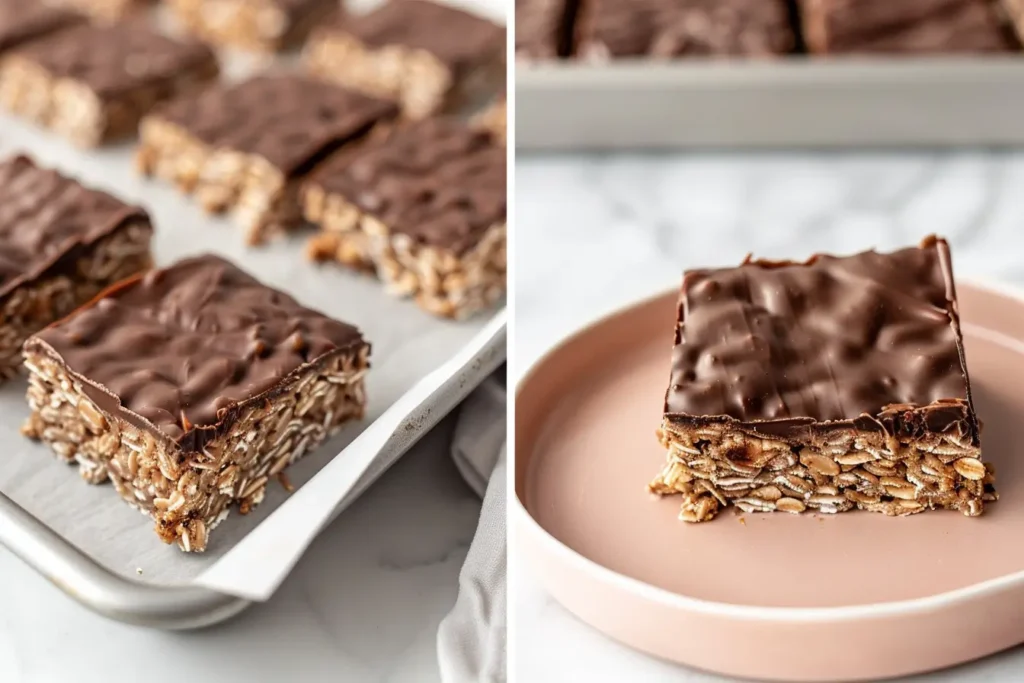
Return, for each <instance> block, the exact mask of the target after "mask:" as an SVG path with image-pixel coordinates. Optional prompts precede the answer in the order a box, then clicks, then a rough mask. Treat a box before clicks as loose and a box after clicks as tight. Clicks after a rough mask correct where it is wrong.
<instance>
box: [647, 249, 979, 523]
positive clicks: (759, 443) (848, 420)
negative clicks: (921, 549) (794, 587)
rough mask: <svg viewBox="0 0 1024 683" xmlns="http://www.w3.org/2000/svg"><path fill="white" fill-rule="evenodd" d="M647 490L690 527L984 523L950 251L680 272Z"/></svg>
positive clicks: (976, 432) (871, 254)
mask: <svg viewBox="0 0 1024 683" xmlns="http://www.w3.org/2000/svg"><path fill="white" fill-rule="evenodd" d="M660 437H661V441H662V443H663V444H664V446H665V447H666V448H667V449H668V461H667V463H666V465H665V468H664V470H663V471H662V472H661V473H660V474H659V475H658V476H657V477H656V478H655V479H654V481H653V482H652V483H651V486H650V487H651V490H652V491H654V492H655V493H658V494H663V495H669V494H681V495H682V499H683V502H682V512H681V513H680V516H681V518H682V519H684V520H686V521H689V522H702V521H705V520H708V519H711V518H712V517H714V516H715V515H716V514H717V512H718V510H719V509H720V508H721V507H723V506H726V505H735V506H736V507H737V508H739V509H741V510H743V511H746V512H770V511H783V512H791V513H799V512H804V511H807V510H810V511H817V512H825V513H835V512H843V511H846V510H851V509H853V508H860V509H863V510H872V511H876V512H882V513H884V514H886V515H909V514H913V513H916V512H921V511H924V510H929V509H934V508H946V509H952V510H959V511H960V512H962V513H963V514H965V515H968V516H972V517H973V516H977V515H980V514H981V513H982V511H983V510H984V504H985V502H986V501H990V500H994V499H995V491H994V489H993V475H992V472H991V469H990V468H988V467H987V466H986V464H985V463H983V462H982V460H981V444H980V440H979V426H978V420H977V418H976V416H975V413H974V406H973V403H972V400H971V386H970V381H969V378H968V374H967V367H966V365H965V359H964V350H963V343H962V338H961V334H960V321H959V314H958V312H957V300H956V291H955V288H954V284H953V271H952V265H951V262H950V253H949V247H948V245H947V244H946V242H945V241H943V240H941V239H937V238H928V239H926V240H925V241H924V242H923V243H922V244H921V246H920V247H919V248H912V249H904V250H902V251H897V252H895V253H891V254H878V253H875V252H870V251H869V252H865V253H862V254H858V255H856V256H851V257H846V258H837V257H833V256H825V255H819V256H815V257H813V258H811V259H810V260H809V261H807V262H806V263H792V262H770V261H751V260H748V261H747V262H745V263H744V264H743V265H742V266H740V267H739V268H731V269H725V270H698V271H691V272H688V273H686V275H685V277H684V279H683V286H682V294H681V297H680V302H679V318H678V323H677V326H676V333H675V347H674V349H673V353H672V375H671V382H670V384H669V388H668V391H667V393H666V396H665V414H664V418H663V420H662V424H661V430H660Z"/></svg>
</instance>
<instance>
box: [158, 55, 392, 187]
mask: <svg viewBox="0 0 1024 683" xmlns="http://www.w3.org/2000/svg"><path fill="white" fill-rule="evenodd" d="M397 113H398V109H397V108H396V106H395V105H394V104H393V103H390V102H386V101H384V100H380V99H377V98H374V97H370V96H367V95H363V94H361V93H358V92H355V91H353V90H346V89H344V88H341V87H338V86H334V85H331V84H328V83H323V82H320V81H315V80H312V79H308V78H305V77H303V76H300V75H297V74H286V73H281V74H274V75H267V76H256V77H255V78H251V79H249V80H247V81H245V82H243V83H240V84H235V85H228V84H218V85H214V86H212V87H210V88H207V89H206V90H204V91H202V92H200V93H198V94H195V95H190V96H186V97H184V98H181V99H178V100H175V101H174V102H172V103H170V104H168V105H166V106H164V107H161V108H159V109H158V110H157V111H156V113H155V115H156V116H157V117H159V118H161V119H164V120H166V121H169V122H171V123H173V124H175V125H177V126H179V127H180V128H182V129H184V130H185V131H187V132H188V133H189V134H191V135H193V136H194V137H196V138H197V139H199V140H200V141H202V142H204V143H206V144H207V145H209V146H210V147H213V148H221V149H230V150H235V151H238V152H243V153H246V154H254V155H258V156H261V157H263V158H264V159H266V160H267V161H269V162H270V163H271V164H273V165H274V167H276V168H278V169H279V170H280V171H281V172H282V173H284V174H285V175H286V176H287V175H293V174H301V173H302V172H305V171H306V170H308V168H309V167H311V166H312V165H313V164H315V163H316V162H317V161H319V160H320V159H322V158H323V156H324V155H325V154H328V153H330V152H332V151H334V150H335V149H337V148H338V147H339V146H341V145H343V144H345V143H347V142H350V141H352V140H354V139H357V138H359V137H361V136H362V135H363V134H365V133H366V132H367V131H368V130H370V129H371V128H372V127H373V126H374V125H375V124H377V123H378V122H379V121H382V120H384V119H389V118H391V117H393V116H395V115H396V114H397Z"/></svg>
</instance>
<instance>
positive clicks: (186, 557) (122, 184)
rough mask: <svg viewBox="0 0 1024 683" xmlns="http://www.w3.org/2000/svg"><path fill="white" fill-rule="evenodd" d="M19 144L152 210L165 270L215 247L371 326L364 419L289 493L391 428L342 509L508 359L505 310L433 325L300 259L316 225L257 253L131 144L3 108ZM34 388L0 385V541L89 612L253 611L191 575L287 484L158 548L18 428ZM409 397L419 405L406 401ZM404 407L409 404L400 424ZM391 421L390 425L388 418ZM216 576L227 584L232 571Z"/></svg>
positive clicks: (297, 475) (177, 623) (162, 622)
mask: <svg viewBox="0 0 1024 683" xmlns="http://www.w3.org/2000/svg"><path fill="white" fill-rule="evenodd" d="M485 9H486V7H485ZM493 14H494V13H493V12H492V15H493ZM253 66H258V64H256V63H255V62H249V63H247V62H246V60H240V61H235V62H232V63H230V64H229V65H228V71H229V72H230V73H232V74H233V75H234V76H238V75H241V74H243V73H245V72H247V71H249V70H250V69H252V68H253ZM17 152H24V153H27V154H29V155H30V156H32V157H33V158H34V159H36V161H37V162H38V163H40V164H42V165H45V166H49V167H53V168H57V169H59V170H61V171H62V172H64V173H66V174H68V175H71V176H73V177H77V178H79V179H80V180H82V181H83V182H84V183H85V184H87V185H89V186H92V187H96V188H99V189H103V190H106V191H108V192H111V193H112V194H114V195H115V196H118V197H120V198H122V199H124V200H125V201H128V202H132V203H137V204H140V205H142V206H143V207H145V208H146V209H147V210H148V211H149V212H150V215H151V216H152V218H153V221H154V224H155V226H156V234H155V240H154V245H153V248H154V254H155V257H156V261H157V264H158V265H168V264H170V263H172V262H174V261H176V260H178V259H180V258H182V257H184V256H188V255H193V254H197V253H202V252H214V253H218V254H221V255H223V256H225V257H226V258H228V259H229V260H231V261H233V262H234V263H236V264H238V265H239V266H241V267H242V268H243V269H245V270H247V271H249V272H250V273H253V274H254V275H256V276H257V277H258V278H259V279H261V280H262V281H264V282H266V283H267V284H270V285H272V286H275V287H277V288H279V289H282V290H284V291H287V292H289V293H290V294H292V295H293V296H295V298H297V299H298V300H299V301H300V302H301V303H303V304H305V305H308V306H310V307H312V308H316V309H318V310H321V311H324V312H325V313H327V314H329V315H332V316H334V317H337V318H339V319H342V320H345V321H348V322H352V323H354V324H356V325H358V326H359V327H360V328H361V329H362V331H363V333H364V334H365V336H366V337H367V339H368V340H369V341H370V342H371V343H372V345H373V354H372V357H371V363H372V366H373V367H372V369H371V371H370V373H369V374H368V377H367V390H368V395H369V405H368V411H367V416H366V419H365V420H363V421H361V422H359V423H353V424H351V425H349V426H348V427H347V428H345V429H343V430H342V432H341V433H340V434H338V435H337V436H336V437H335V438H333V439H331V440H330V441H328V442H327V443H326V444H324V445H323V446H321V447H320V448H319V449H317V450H316V451H314V452H313V453H311V454H310V455H308V456H306V457H305V458H304V459H303V460H302V461H300V462H299V463H297V464H296V465H294V466H293V467H291V468H289V470H288V472H289V478H290V479H291V482H292V484H294V485H295V486H296V487H298V491H297V492H296V493H293V494H290V495H291V496H292V497H293V498H294V497H296V496H300V495H301V494H302V490H303V489H302V487H303V486H304V485H306V484H308V483H309V482H310V481H313V480H314V479H315V477H316V476H317V474H318V472H320V471H321V469H322V468H323V467H324V466H325V465H326V464H327V463H329V462H332V461H333V460H334V459H335V458H339V459H344V458H346V456H348V457H349V458H353V457H355V456H354V455H353V453H352V452H351V451H350V450H347V446H348V445H349V444H350V443H351V442H352V441H353V440H354V439H356V438H357V437H358V436H359V435H360V434H361V433H362V432H363V431H364V430H365V429H367V427H369V426H371V425H376V426H377V427H381V426H384V425H385V424H387V425H391V424H394V429H393V430H390V431H389V432H388V434H389V436H387V438H386V439H382V440H381V442H380V444H381V445H379V448H377V447H375V448H374V450H373V452H372V453H369V454H367V453H366V452H365V448H364V449H363V451H362V452H361V453H359V454H356V455H357V456H358V457H359V458H360V459H366V462H367V466H366V467H365V469H362V470H360V471H359V476H360V478H359V480H358V482H357V483H355V485H354V487H353V488H352V489H351V491H350V493H349V494H348V496H347V497H345V498H344V500H342V501H338V503H339V504H338V506H337V508H336V509H334V512H333V514H334V515H336V514H338V513H339V512H340V510H341V509H343V508H344V507H345V506H346V505H348V504H349V503H351V502H352V501H353V500H355V498H356V497H357V496H358V495H359V494H360V493H362V492H363V491H364V490H365V489H366V488H367V487H368V486H369V485H370V484H371V483H372V482H373V481H374V480H375V479H376V478H377V477H379V476H380V475H381V474H383V472H385V471H386V470H387V469H388V468H389V467H390V466H391V465H392V464H394V462H396V461H397V459H398V458H399V457H400V456H401V455H402V454H403V453H404V452H405V451H406V450H407V449H408V448H409V447H410V446H411V445H412V444H413V443H415V442H416V441H417V440H418V439H419V437H420V436H422V435H423V434H425V433H426V432H427V431H428V430H429V429H430V428H431V427H433V426H434V424H436V423H437V422H438V421H439V420H440V419H441V418H442V417H443V416H444V415H445V414H447V413H448V412H449V411H450V410H451V409H452V408H454V407H455V406H456V405H457V404H458V403H459V402H460V401H461V400H462V398H464V397H465V396H466V395H467V394H468V393H469V392H470V391H471V390H472V389H473V388H474V387H475V386H476V385H477V384H478V383H479V382H480V381H481V380H483V379H484V378H485V377H486V376H487V375H488V374H490V373H491V372H492V371H493V370H494V369H495V368H497V367H498V366H499V365H500V364H501V363H502V362H503V361H504V358H505V326H504V311H503V310H496V311H495V312H492V313H491V314H489V315H487V314H485V315H481V316H477V317H476V318H474V319H472V320H469V321H466V322H454V321H447V320H440V319H437V318H435V317H433V316H431V315H429V314H427V313H425V312H423V311H421V310H420V309H419V308H418V307H416V306H415V304H413V303H412V302H410V301H404V300H399V299H396V298H394V297H391V296H389V295H387V294H385V293H384V291H383V287H382V286H381V284H380V283H379V282H377V281H376V280H375V279H374V278H371V277H367V276H365V275H361V274H358V273H354V272H351V271H348V270H346V269H344V268H341V267H335V266H331V265H325V266H316V265H314V264H312V263H310V262H309V261H308V259H307V258H306V257H305V255H304V246H305V243H306V240H307V239H308V237H309V236H310V234H311V232H310V231H308V230H307V231H300V232H298V233H296V234H294V235H290V236H288V237H286V238H284V239H281V240H278V241H275V242H273V243H271V244H269V245H267V246H264V247H261V248H248V247H246V246H245V245H244V238H243V233H242V230H241V229H240V228H239V227H238V226H237V225H235V224H234V223H233V222H232V221H231V220H230V219H226V218H211V217H209V216H207V215H205V214H204V213H203V212H202V211H201V210H200V209H199V207H198V206H197V205H196V204H195V202H193V201H192V200H191V199H189V198H187V197H185V196H183V195H181V194H179V193H178V192H177V191H175V190H174V189H173V188H171V187H170V186H169V185H168V184H166V183H163V182H160V181H157V180H148V179H145V178H142V177H140V176H139V175H138V174H137V173H136V172H135V169H134V164H133V153H134V142H132V143H127V144H123V145H119V146H114V147H110V148H104V149H100V150H78V149H75V148H74V147H72V146H71V144H70V143H68V142H67V141H65V140H64V139H62V138H60V137H59V136H56V135H54V134H51V133H48V132H46V131H43V130H41V129H38V128H36V127H34V126H32V125H30V124H27V123H25V122H22V121H20V120H18V119H16V118H14V117H10V116H6V115H0V156H3V157H6V156H8V155H10V154H13V153H17ZM492 316H493V317H492ZM439 371H441V372H440V374H439ZM25 390H26V382H25V380H24V378H23V377H22V378H16V379H14V380H12V381H10V382H7V383H5V384H4V385H2V386H0V414H2V415H3V419H2V420H0V447H2V451H3V457H2V458H0V543H2V544H3V545H5V546H7V547H8V548H9V549H11V550H12V551H13V552H14V553H15V554H16V555H18V556H19V557H21V558H22V559H24V560H25V561H26V562H27V563H28V564H30V565H31V566H33V567H34V568H36V569H37V570H39V571H40V572H41V573H42V574H43V575H45V576H46V577H47V578H49V579H50V580H51V581H52V582H53V583H54V584H56V585H57V586H58V587H59V588H61V589H62V590H64V591H65V592H66V593H68V594H69V595H71V596H72V597H74V598H75V599H77V600H79V601H81V602H82V603H83V604H85V605H86V606H88V607H90V608H92V609H94V610H96V611H97V612H99V613H102V614H104V615H106V616H109V617H112V618H116V619H120V620H123V621H127V622H131V623H136V624H142V625H146V626H153V627H160V628H192V627H198V626H203V625H207V624H210V623H213V622H216V621H219V620H221V619H224V618H227V617H229V616H231V615H232V614H235V613H237V612H238V611H240V610H241V609H242V608H244V607H245V605H246V604H247V601H246V600H244V599H241V598H238V597H232V596H231V595H229V594H226V593H230V591H229V590H228V591H226V592H225V593H220V592H216V591H211V590H208V589H204V588H200V587H197V585H196V583H195V582H196V581H197V580H198V579H199V578H200V577H202V576H203V575H204V572H205V571H206V570H208V569H210V568H211V567H213V566H214V565H215V564H217V563H218V561H219V560H222V559H224V558H226V557H229V555H230V553H232V551H234V550H237V546H238V544H239V542H240V541H241V540H242V539H245V538H246V537H247V536H248V534H249V533H250V532H251V531H252V530H253V529H255V528H256V527H257V526H258V525H259V524H260V523H261V522H262V521H263V520H265V519H266V518H267V517H268V516H269V515H270V514H271V513H273V512H274V511H275V509H278V508H279V507H280V506H281V505H282V503H283V502H285V500H286V499H288V498H289V494H288V493H287V492H286V491H285V490H284V488H283V487H282V486H280V485H279V484H277V483H276V482H272V483H271V485H269V486H268V489H267V495H266V498H265V500H264V502H263V503H262V504H261V505H260V506H259V507H258V508H256V510H255V511H254V512H253V513H252V514H249V515H247V516H242V515H239V514H237V512H233V513H232V514H231V515H230V516H229V517H228V519H227V520H225V521H224V522H223V523H222V524H221V525H220V526H219V527H218V528H217V530H216V531H215V532H214V533H213V534H211V538H210V545H209V547H208V549H207V552H206V553H203V554H201V555H199V554H186V553H182V552H180V551H179V550H178V549H177V547H173V546H166V545H164V544H163V543H161V542H160V540H159V539H158V538H157V536H156V534H155V533H154V532H153V523H152V521H151V520H149V519H148V518H147V517H144V516H142V515H140V514H139V512H137V511H136V510H134V509H132V508H130V507H129V506H128V505H126V504H125V503H124V502H123V501H122V500H121V498H120V497H119V496H118V495H117V494H116V492H115V491H114V490H113V488H112V487H111V486H110V485H109V484H108V485H101V486H90V485H88V484H86V483H84V482H83V481H82V480H81V479H80V477H79V475H78V473H77V470H76V469H75V468H74V467H71V466H68V465H65V464H63V463H61V462H59V461H58V460H57V459H56V458H54V456H53V455H52V454H51V453H50V452H49V450H48V449H47V448H46V447H45V446H42V445H40V444H37V443H34V442H31V441H29V440H27V439H25V438H24V437H22V436H21V435H20V434H19V431H18V430H19V427H20V425H21V423H22V421H23V420H24V419H25V418H26V417H27V415H28V407H27V404H26V401H25ZM412 396H415V397H416V398H415V400H413V401H410V400H408V399H410V397H412ZM400 399H401V400H400ZM396 402H398V405H399V406H400V407H401V410H402V411H404V412H402V413H401V415H399V416H398V419H397V420H396V419H395V418H396V415H395V411H394V410H393V409H392V406H395V405H396ZM388 411H390V412H388ZM381 416H385V418H386V421H384V422H378V420H380V419H381ZM339 497H340V495H339ZM311 533H312V532H311ZM250 550H251V548H250ZM219 566H223V563H222V564H221V565H219ZM230 578H231V577H230V576H228V577H227V581H228V584H230ZM218 581H219V585H224V583H225V577H224V575H223V572H222V573H221V574H220V575H219V576H218ZM239 594H240V595H242V594H244V593H243V592H240V593H239Z"/></svg>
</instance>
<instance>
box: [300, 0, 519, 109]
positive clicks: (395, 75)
mask: <svg viewBox="0 0 1024 683" xmlns="http://www.w3.org/2000/svg"><path fill="white" fill-rule="evenodd" d="M306 63H307V65H308V68H309V69H310V71H311V72H312V73H314V74H316V75H318V76H321V77H323V78H326V79H329V80H332V81H335V82H337V83H340V84H342V85H345V86H347V87H351V88H357V89H359V90H363V91H365V92H368V93H370V94H373V95H377V96H379V97H387V98H391V99H394V100H397V101H399V102H400V103H401V105H402V111H403V113H404V114H405V115H406V116H408V117H409V118H422V117H424V116H428V115H430V114H433V113H437V112H439V111H442V110H445V109H450V108H452V107H454V106H456V105H458V104H461V103H462V102H464V101H467V100H473V99H475V98H476V97H478V96H479V95H480V94H483V93H488V92H490V93H493V92H495V91H497V90H498V89H499V87H500V85H501V84H502V83H503V82H504V76H505V29H504V27H502V26H498V25H497V24H495V23H493V22H491V21H488V20H486V19H483V18H481V17H478V16H475V15H473V14H470V13H468V12H465V11H463V10H460V9H457V8H455V7H452V6H449V5H444V4H440V3H434V2H430V1H429V0H390V2H388V3H386V4H385V5H383V6H382V7H380V8H379V9H377V10H375V11H373V12H371V13H369V14H365V15H362V16H351V17H347V18H345V19H344V20H343V21H341V22H339V23H337V24H335V25H333V26H329V27H324V28H323V29H320V30H318V31H316V32H315V33H314V34H313V35H312V36H311V37H310V40H309V44H308V45H307V48H306Z"/></svg>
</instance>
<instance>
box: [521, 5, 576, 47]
mask: <svg viewBox="0 0 1024 683" xmlns="http://www.w3.org/2000/svg"><path fill="white" fill-rule="evenodd" d="M579 4H580V2H579V0H516V59H517V60H521V61H542V60H547V59H555V58H557V57H567V56H568V55H569V54H571V52H572V44H573V37H572V34H573V26H574V23H575V18H576V12H577V10H578V9H579Z"/></svg>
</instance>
